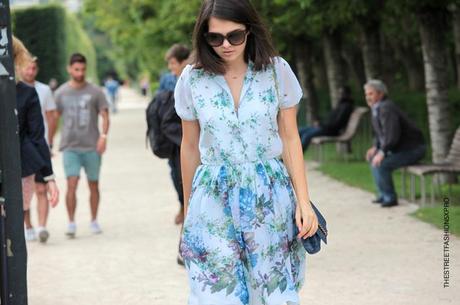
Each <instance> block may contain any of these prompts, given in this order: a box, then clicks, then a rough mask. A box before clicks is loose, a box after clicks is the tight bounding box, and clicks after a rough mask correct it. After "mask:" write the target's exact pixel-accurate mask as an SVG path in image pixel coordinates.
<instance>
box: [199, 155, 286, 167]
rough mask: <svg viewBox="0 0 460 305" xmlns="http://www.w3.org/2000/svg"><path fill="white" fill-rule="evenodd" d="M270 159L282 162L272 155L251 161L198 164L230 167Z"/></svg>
mask: <svg viewBox="0 0 460 305" xmlns="http://www.w3.org/2000/svg"><path fill="white" fill-rule="evenodd" d="M271 161H278V162H283V159H282V158H281V156H280V157H274V158H269V159H257V160H253V161H240V162H230V161H228V162H225V161H223V162H220V163H217V162H216V163H211V162H207V163H203V162H202V163H201V164H200V165H202V166H211V167H215V166H219V167H220V166H229V167H232V166H240V165H252V164H259V163H268V162H271Z"/></svg>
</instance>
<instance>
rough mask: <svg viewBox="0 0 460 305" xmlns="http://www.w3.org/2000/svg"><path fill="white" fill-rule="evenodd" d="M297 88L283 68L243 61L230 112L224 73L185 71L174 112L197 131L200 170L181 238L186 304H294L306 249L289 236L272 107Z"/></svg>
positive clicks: (287, 189)
mask: <svg viewBox="0 0 460 305" xmlns="http://www.w3.org/2000/svg"><path fill="white" fill-rule="evenodd" d="M301 96H302V91H301V89H300V85H299V83H298V81H297V79H296V78H295V76H294V74H293V72H292V70H291V68H290V67H289V65H288V64H287V62H286V61H285V60H284V59H282V58H280V57H277V58H274V60H273V65H270V66H268V67H267V68H266V69H265V70H263V71H255V70H254V65H253V63H252V62H249V64H248V69H247V72H246V76H245V78H244V81H243V88H242V92H241V97H240V103H239V106H238V108H237V109H235V106H234V101H233V98H232V95H231V92H230V89H229V88H228V85H227V83H226V81H225V79H224V77H223V76H222V75H214V74H210V73H207V72H204V71H202V70H200V69H193V68H192V66H187V67H186V69H184V72H183V73H182V75H181V77H180V78H179V80H178V83H177V85H176V90H175V100H176V105H175V107H176V111H177V113H178V115H179V116H180V117H181V118H182V119H183V120H197V121H198V123H199V125H200V139H199V149H200V158H201V163H202V164H201V165H200V166H199V167H198V168H197V170H196V172H195V175H194V177H193V182H192V192H191V195H190V200H189V209H188V212H187V217H186V220H185V223H184V228H183V233H182V236H181V246H180V251H181V254H182V256H183V259H184V262H185V265H186V268H187V271H188V275H189V280H190V286H191V294H190V298H189V304H190V305H211V304H215V305H217V304H219V305H226V304H228V305H230V304H231V305H237V304H238V305H240V304H244V305H249V304H251V305H259V304H260V305H281V304H286V303H288V304H298V303H299V298H298V290H299V289H300V287H301V286H302V284H303V281H304V273H305V251H304V250H303V247H302V245H301V242H300V241H299V240H297V239H296V237H295V236H294V234H293V233H294V226H295V219H294V215H295V206H296V198H295V194H294V190H293V187H292V184H291V180H290V177H289V175H288V173H287V170H286V168H285V166H284V164H283V162H282V161H281V160H280V155H281V153H282V142H281V139H280V136H279V132H278V124H277V116H278V112H279V110H280V108H288V107H292V106H294V105H296V104H297V103H298V102H299V100H300V98H301Z"/></svg>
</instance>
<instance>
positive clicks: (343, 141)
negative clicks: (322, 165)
mask: <svg viewBox="0 0 460 305" xmlns="http://www.w3.org/2000/svg"><path fill="white" fill-rule="evenodd" d="M368 111H369V109H368V108H367V107H357V108H356V109H355V110H353V112H352V113H351V115H350V119H349V120H348V123H347V127H346V128H345V131H344V132H343V133H342V134H340V135H338V136H319V137H314V138H313V139H312V140H311V144H313V145H314V146H315V147H316V161H319V162H322V161H323V160H324V149H323V145H324V144H326V143H336V144H338V145H340V146H341V147H344V148H345V149H341V150H342V151H343V152H344V153H345V155H346V154H347V153H349V152H351V140H352V139H353V137H354V136H355V135H356V132H357V130H358V127H359V124H360V122H361V120H362V118H363V116H364V115H365V114H366V113H367V112H368Z"/></svg>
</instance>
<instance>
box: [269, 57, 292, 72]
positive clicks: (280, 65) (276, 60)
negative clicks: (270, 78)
mask: <svg viewBox="0 0 460 305" xmlns="http://www.w3.org/2000/svg"><path fill="white" fill-rule="evenodd" d="M272 63H273V66H274V67H275V68H276V70H278V71H279V70H283V69H286V68H290V65H289V63H288V62H287V60H286V59H284V58H283V57H281V56H274V57H272Z"/></svg>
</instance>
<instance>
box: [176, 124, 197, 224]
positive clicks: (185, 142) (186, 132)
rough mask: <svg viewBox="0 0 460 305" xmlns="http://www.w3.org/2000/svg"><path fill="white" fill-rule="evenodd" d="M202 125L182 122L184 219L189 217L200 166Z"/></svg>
mask: <svg viewBox="0 0 460 305" xmlns="http://www.w3.org/2000/svg"><path fill="white" fill-rule="evenodd" d="M199 138H200V125H199V123H198V121H197V120H194V121H185V120H182V142H181V147H180V162H181V173H182V184H183V188H184V219H185V217H186V216H187V210H188V201H189V198H190V193H191V191H192V180H193V176H194V175H195V171H196V169H197V167H198V166H199V165H200V162H201V161H200V151H199V146H198V144H199Z"/></svg>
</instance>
